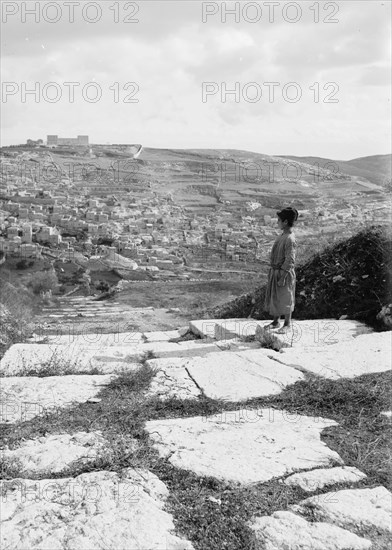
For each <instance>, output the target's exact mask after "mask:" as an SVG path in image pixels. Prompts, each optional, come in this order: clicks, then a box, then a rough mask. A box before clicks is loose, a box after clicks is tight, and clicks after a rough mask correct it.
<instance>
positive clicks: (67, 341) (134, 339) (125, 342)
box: [29, 326, 145, 348]
mask: <svg viewBox="0 0 392 550" xmlns="http://www.w3.org/2000/svg"><path fill="white" fill-rule="evenodd" d="M29 341H30V342H31V343H36V344H37V343H40V342H41V343H45V344H57V345H63V346H69V345H77V346H81V347H83V346H87V347H88V346H91V345H92V344H97V345H99V346H100V347H102V348H104V347H109V346H132V345H134V344H143V343H144V342H145V338H144V336H143V333H142V332H111V333H103V332H102V331H97V332H86V333H82V334H74V333H73V327H72V326H68V327H67V326H65V327H60V328H59V332H58V334H51V335H48V336H42V335H39V334H35V335H33V336H32V338H30V340H29Z"/></svg>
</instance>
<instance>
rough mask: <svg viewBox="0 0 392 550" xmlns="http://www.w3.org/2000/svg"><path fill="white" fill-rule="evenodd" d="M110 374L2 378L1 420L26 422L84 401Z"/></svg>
mask: <svg viewBox="0 0 392 550" xmlns="http://www.w3.org/2000/svg"><path fill="white" fill-rule="evenodd" d="M112 378H113V376H112V375H70V376H48V377H45V378H39V377H36V376H26V377H20V376H15V377H8V378H2V379H1V386H0V392H1V393H0V398H1V408H0V422H7V423H11V424H13V423H15V422H25V421H27V420H31V419H32V418H34V417H36V416H41V415H43V414H45V413H46V412H50V411H52V412H55V411H56V410H57V409H65V408H68V407H72V406H74V404H75V403H84V402H86V401H88V400H89V399H91V398H92V397H95V396H96V395H97V394H98V393H99V392H100V391H101V390H102V388H104V387H105V386H106V385H107V384H109V382H110V381H111V380H112Z"/></svg>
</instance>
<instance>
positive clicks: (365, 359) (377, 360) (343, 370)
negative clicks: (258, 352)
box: [276, 332, 392, 380]
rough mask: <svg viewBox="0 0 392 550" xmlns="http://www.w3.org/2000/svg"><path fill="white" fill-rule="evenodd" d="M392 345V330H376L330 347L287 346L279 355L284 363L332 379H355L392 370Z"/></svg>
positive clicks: (279, 358)
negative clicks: (298, 347)
mask: <svg viewBox="0 0 392 550" xmlns="http://www.w3.org/2000/svg"><path fill="white" fill-rule="evenodd" d="M391 344H392V333H391V332H374V333H371V334H363V335H360V336H357V337H356V338H353V339H352V340H348V341H345V342H340V343H338V344H332V345H331V346H329V347H328V348H327V349H314V350H310V349H309V350H302V349H289V348H286V349H284V350H282V353H279V354H277V355H276V359H277V360H278V361H279V362H281V363H282V364H284V365H288V366H291V367H294V368H297V369H300V370H302V371H304V372H310V373H313V374H316V375H318V376H322V377H324V378H329V379H331V380H338V379H339V378H354V377H356V376H362V375H363V374H372V373H377V372H387V371H390V370H391V368H392V358H391V348H392V346H391Z"/></svg>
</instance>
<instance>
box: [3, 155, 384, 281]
mask: <svg viewBox="0 0 392 550" xmlns="http://www.w3.org/2000/svg"><path fill="white" fill-rule="evenodd" d="M37 160H39V153H34V152H26V151H22V152H18V151H15V152H12V153H10V152H7V153H6V154H4V153H3V154H2V156H1V164H2V180H1V189H0V252H2V256H4V255H6V256H8V255H9V256H14V257H20V258H25V259H28V258H37V257H40V256H41V255H42V254H45V253H46V254H50V255H52V256H53V257H57V258H59V259H63V260H64V261H67V260H72V259H73V258H75V257H76V256H77V255H78V254H83V255H84V256H87V257H105V258H107V257H109V256H110V255H112V257H113V259H115V258H116V257H117V259H119V258H128V259H131V260H133V264H132V265H133V267H134V269H138V270H145V271H150V272H152V273H153V275H154V277H155V278H157V277H158V278H159V277H160V276H161V277H169V276H171V277H175V276H177V277H180V278H188V277H189V275H188V274H187V271H188V269H189V268H191V267H192V266H193V267H194V266H198V267H200V266H203V265H204V266H205V267H208V266H211V265H213V263H214V261H217V262H220V265H222V262H223V261H225V262H228V263H229V264H231V265H232V264H233V263H237V264H238V266H237V269H238V268H241V266H242V267H243V268H244V269H245V265H249V264H250V263H252V262H257V261H260V259H263V258H265V259H266V258H267V257H268V252H269V249H270V244H271V243H272V241H273V239H274V238H275V237H276V220H275V218H274V217H271V216H270V215H267V214H265V215H263V216H260V215H259V216H258V215H257V210H258V208H259V207H260V205H259V204H257V203H254V202H249V203H248V204H247V212H245V214H244V215H241V216H233V213H232V212H230V211H227V210H225V209H224V208H222V207H221V208H220V209H219V210H217V211H214V212H212V213H210V214H208V215H195V214H194V213H192V212H188V211H187V209H186V208H183V207H181V206H179V205H176V204H175V203H174V202H173V199H172V197H167V198H165V197H164V196H159V197H158V196H157V195H154V193H153V192H148V193H146V194H144V195H143V194H142V195H141V196H140V198H135V197H134V196H129V195H126V194H125V195H124V196H115V195H112V194H108V195H107V196H106V197H102V196H101V197H100V198H95V197H91V196H88V195H87V196H86V195H85V194H83V195H82V194H81V193H80V192H78V189H77V186H75V185H69V186H68V185H67V184H66V183H67V182H64V181H61V182H52V183H51V184H50V185H49V184H48V183H47V182H45V185H43V184H42V182H41V181H37V178H35V177H34V176H31V177H30V175H29V172H28V171H26V170H24V173H23V174H21V170H20V166H21V165H26V163H34V162H37ZM315 218H316V220H317V230H318V231H320V229H321V230H323V228H324V230H325V231H328V230H331V231H334V232H336V225H337V223H343V224H345V223H346V221H347V220H348V219H349V220H350V222H357V223H361V222H362V221H363V220H369V219H374V220H378V219H385V211H384V210H382V207H381V211H380V207H379V206H377V204H375V206H374V207H370V206H369V210H368V211H367V212H366V213H364V212H363V211H362V210H361V209H359V208H355V207H352V208H350V209H346V210H345V211H342V212H330V211H328V210H327V209H326V208H323V207H322V206H321V207H320V209H319V210H318V212H308V211H301V212H300V220H299V224H298V228H297V231H299V232H303V233H304V234H306V233H309V232H310V233H312V232H314V221H315ZM309 226H310V227H309Z"/></svg>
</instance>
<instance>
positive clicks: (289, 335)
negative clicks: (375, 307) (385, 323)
mask: <svg viewBox="0 0 392 550" xmlns="http://www.w3.org/2000/svg"><path fill="white" fill-rule="evenodd" d="M269 323H270V321H268V322H266V321H262V322H259V325H260V328H257V329H256V337H258V334H259V333H260V332H262V331H263V330H265V327H267V325H268V324H269ZM268 332H270V333H272V334H274V336H275V337H276V338H277V339H278V340H279V342H280V343H281V345H282V347H283V348H286V347H290V348H298V349H300V350H312V349H322V350H325V349H328V348H329V346H331V345H334V344H342V343H344V342H351V341H352V340H354V339H355V338H356V337H358V336H360V335H363V334H370V333H372V329H370V328H369V327H368V326H367V325H365V324H364V323H361V322H359V321H354V320H349V319H345V320H337V319H313V320H311V321H296V320H294V321H293V322H292V325H291V328H290V329H288V330H287V332H285V334H279V332H278V331H277V330H271V329H268Z"/></svg>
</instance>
